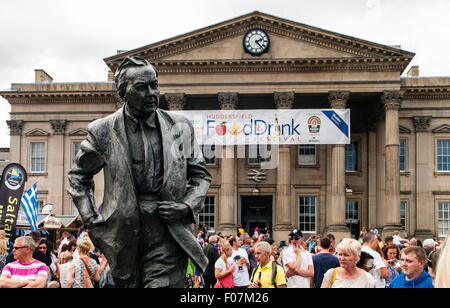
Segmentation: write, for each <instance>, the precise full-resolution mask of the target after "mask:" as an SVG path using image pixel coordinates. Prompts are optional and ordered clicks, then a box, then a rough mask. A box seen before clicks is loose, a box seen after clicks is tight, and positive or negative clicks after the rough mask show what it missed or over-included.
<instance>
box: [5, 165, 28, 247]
mask: <svg viewBox="0 0 450 308" xmlns="http://www.w3.org/2000/svg"><path fill="white" fill-rule="evenodd" d="M26 181H27V173H26V171H25V169H24V168H23V167H22V166H21V165H19V164H16V163H12V164H9V165H7V166H6V167H5V169H4V170H3V174H2V179H1V183H0V226H3V229H4V230H5V233H6V238H8V239H9V238H11V236H12V234H13V232H14V229H15V226H16V222H17V216H18V212H19V208H20V200H21V199H22V194H23V189H24V187H25V182H26Z"/></svg>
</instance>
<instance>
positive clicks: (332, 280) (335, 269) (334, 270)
mask: <svg viewBox="0 0 450 308" xmlns="http://www.w3.org/2000/svg"><path fill="white" fill-rule="evenodd" d="M336 273H337V267H335V268H334V269H333V277H332V278H331V285H330V286H333V283H334V281H335V280H336Z"/></svg>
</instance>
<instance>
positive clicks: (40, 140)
mask: <svg viewBox="0 0 450 308" xmlns="http://www.w3.org/2000/svg"><path fill="white" fill-rule="evenodd" d="M33 143H42V144H43V150H44V157H43V161H44V169H43V170H39V171H36V170H33V168H32V167H33V163H32V162H33V158H32V149H31V148H32V144H33ZM47 154H48V150H47V138H45V139H43V138H30V139H28V155H27V157H28V168H29V169H28V170H30V172H29V173H30V174H45V173H46V172H47V157H48V155H47Z"/></svg>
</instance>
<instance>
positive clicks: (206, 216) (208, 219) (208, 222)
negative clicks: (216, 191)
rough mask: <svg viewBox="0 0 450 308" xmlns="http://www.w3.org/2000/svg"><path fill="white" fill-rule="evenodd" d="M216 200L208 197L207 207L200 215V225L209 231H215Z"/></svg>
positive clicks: (206, 200) (206, 199)
mask: <svg viewBox="0 0 450 308" xmlns="http://www.w3.org/2000/svg"><path fill="white" fill-rule="evenodd" d="M214 203H215V198H214V196H206V198H205V206H204V207H203V209H202V211H201V212H200V214H199V215H198V224H199V225H203V226H206V227H207V228H208V230H214V214H215V204H214Z"/></svg>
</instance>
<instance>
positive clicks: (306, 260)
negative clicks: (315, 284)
mask: <svg viewBox="0 0 450 308" xmlns="http://www.w3.org/2000/svg"><path fill="white" fill-rule="evenodd" d="M301 257H302V262H301V263H300V270H307V269H308V266H314V263H313V260H312V256H311V254H310V253H309V252H308V251H306V250H302V251H301ZM295 260H297V255H296V254H295V252H294V249H293V248H292V246H289V247H288V248H286V249H285V250H284V251H283V267H284V270H285V272H287V271H288V270H289V268H288V267H287V265H286V264H288V263H295ZM311 278H312V277H303V276H300V275H294V276H291V277H289V278H287V277H286V280H287V285H286V286H287V287H288V288H310V287H311Z"/></svg>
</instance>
